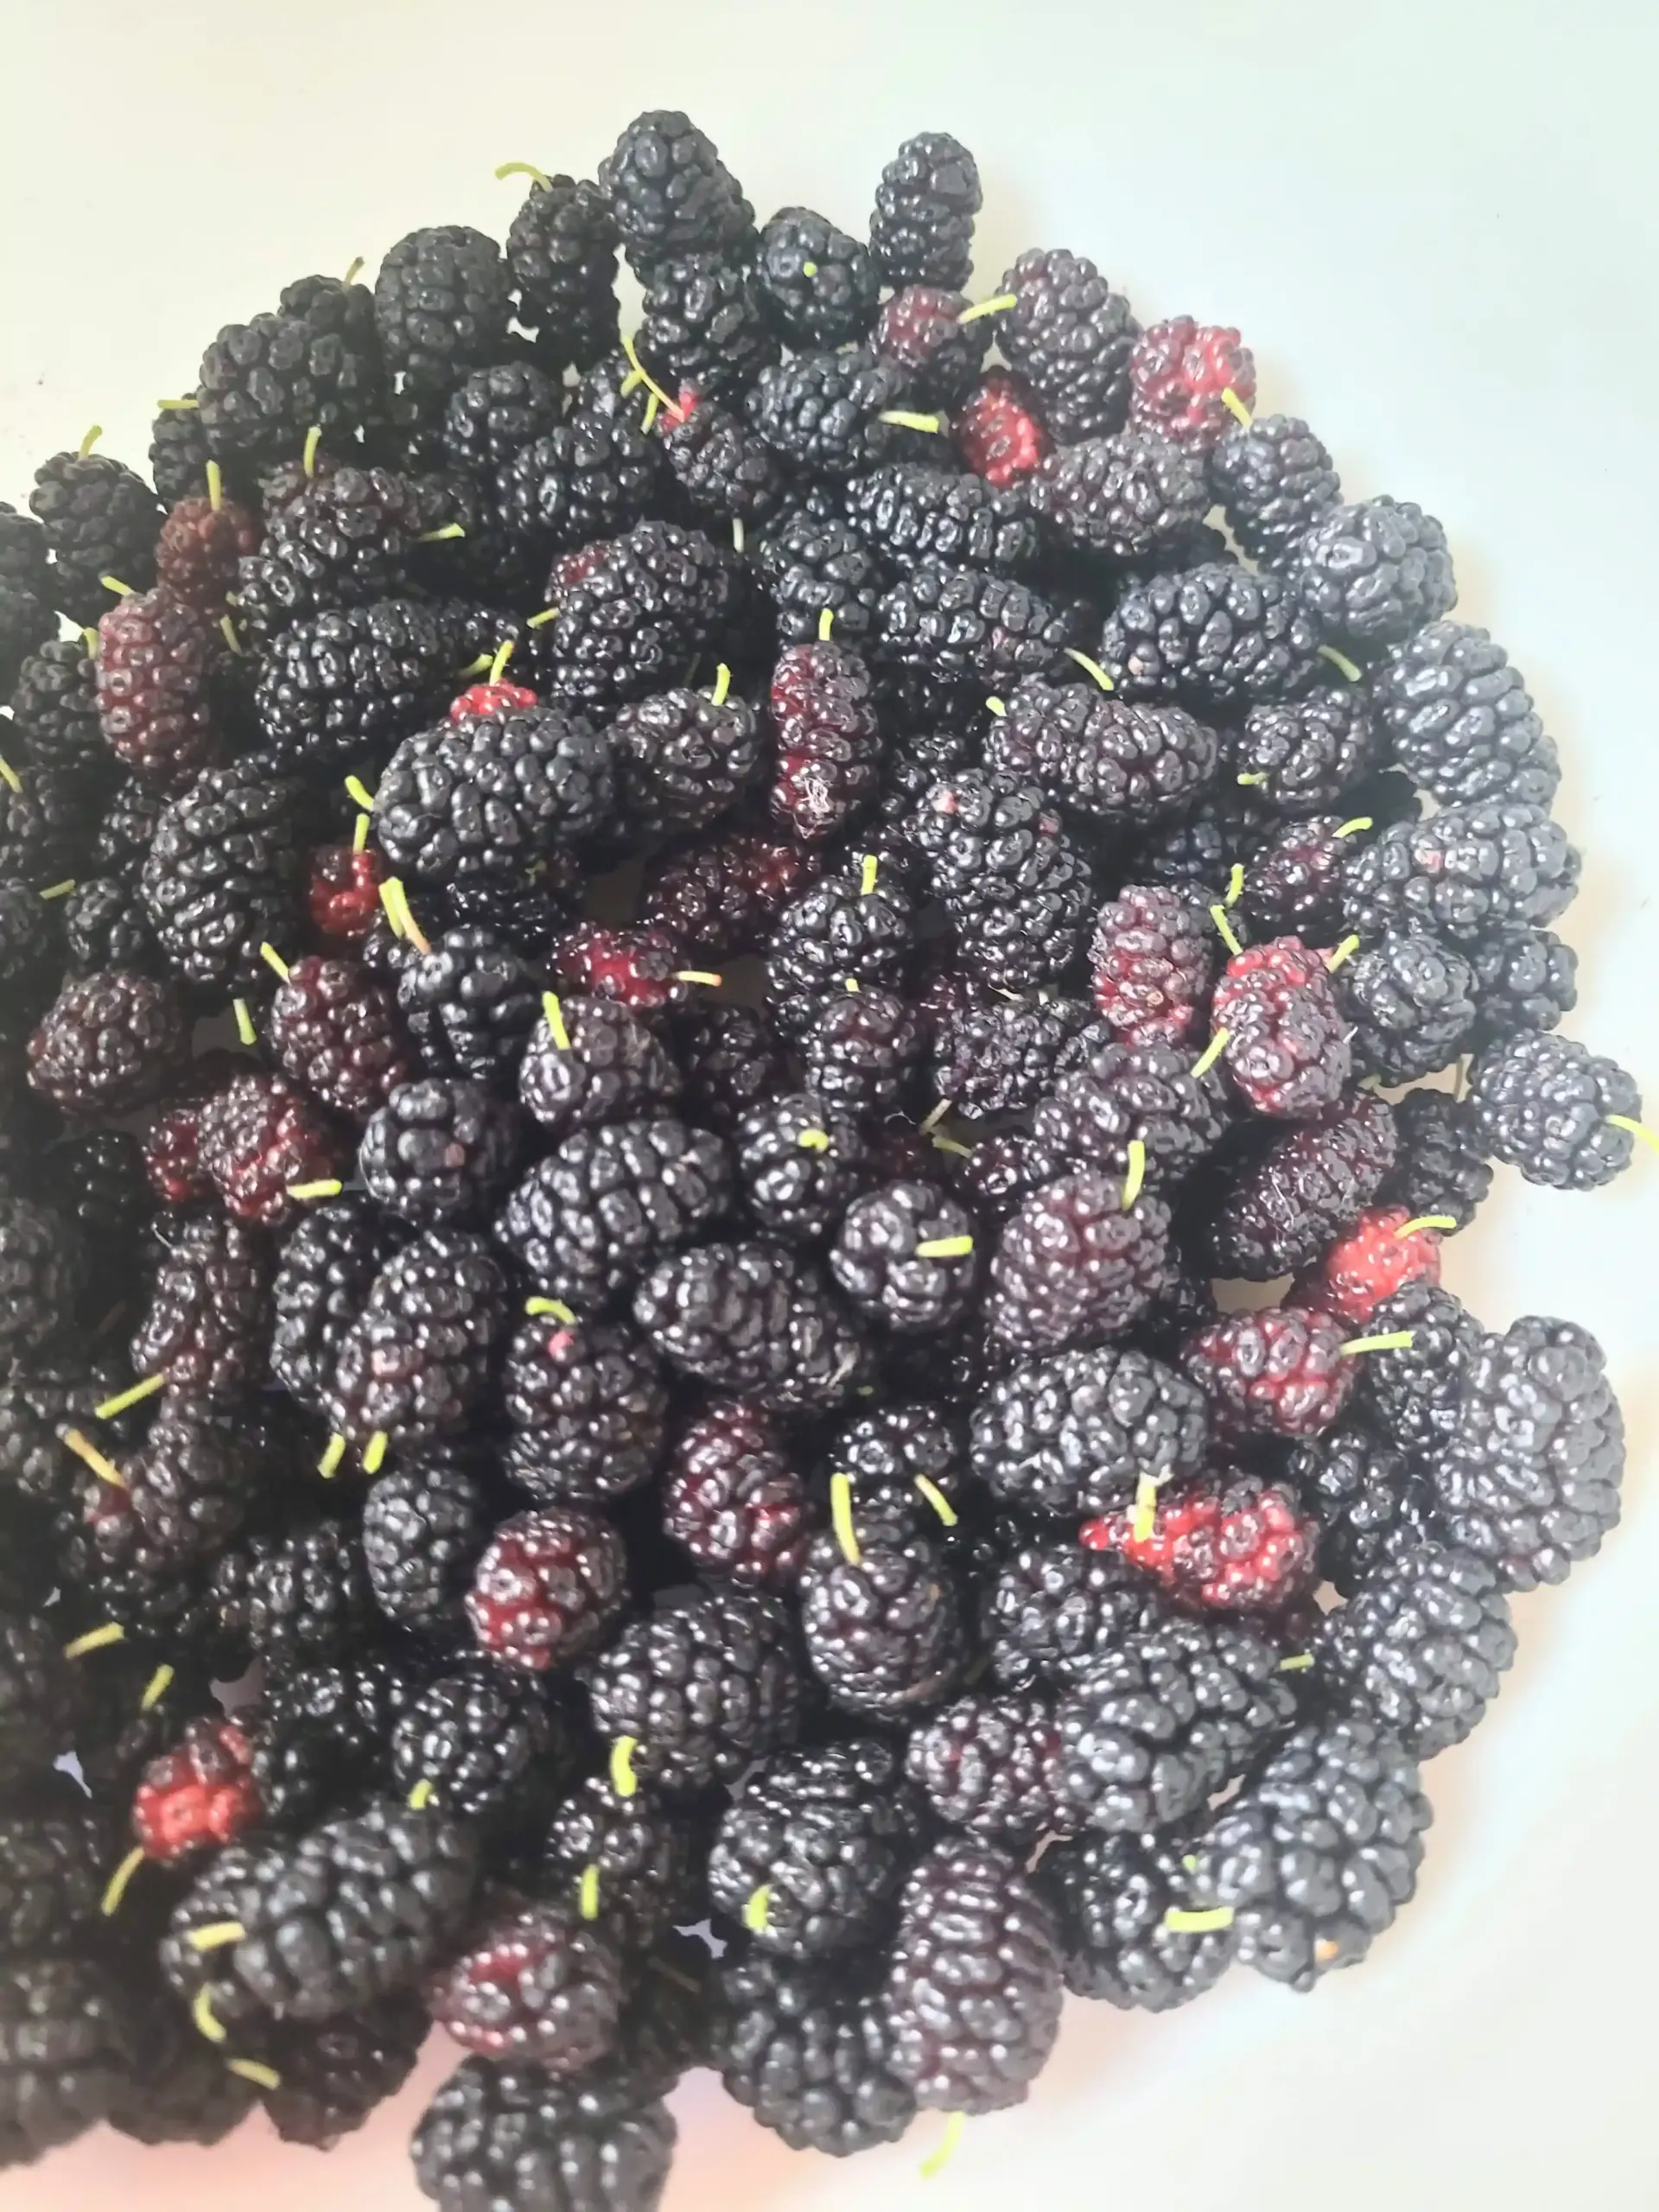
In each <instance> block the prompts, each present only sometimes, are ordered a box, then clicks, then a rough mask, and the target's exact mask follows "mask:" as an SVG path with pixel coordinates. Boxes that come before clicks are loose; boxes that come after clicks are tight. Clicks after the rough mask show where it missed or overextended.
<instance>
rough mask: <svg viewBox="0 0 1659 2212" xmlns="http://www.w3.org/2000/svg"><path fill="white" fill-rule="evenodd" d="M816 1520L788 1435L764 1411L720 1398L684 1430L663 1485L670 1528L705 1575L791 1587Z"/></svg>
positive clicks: (753, 1586)
mask: <svg viewBox="0 0 1659 2212" xmlns="http://www.w3.org/2000/svg"><path fill="white" fill-rule="evenodd" d="M814 1518H815V1515H814V1511H813V1508H812V1506H811V1503H810V1501H809V1499H808V1496H807V1491H806V1485H805V1484H804V1482H803V1481H802V1479H801V1478H800V1476H799V1474H798V1472H797V1471H796V1470H795V1468H794V1466H793V1465H792V1464H791V1457H790V1454H789V1452H788V1450H787V1448H786V1445H785V1438H784V1435H783V1433H782V1431H781V1429H780V1428H779V1426H778V1424H777V1423H776V1422H775V1421H773V1419H772V1416H771V1415H770V1414H767V1413H766V1411H765V1409H764V1408H761V1407H760V1406H756V1405H753V1404H751V1403H749V1402H747V1401H746V1400H743V1399H741V1398H734V1399H728V1400H725V1401H716V1402H715V1403H714V1404H712V1405H711V1406H709V1408H708V1409H707V1411H706V1412H704V1413H703V1414H701V1415H700V1416H699V1417H698V1418H697V1419H696V1421H692V1422H691V1423H690V1425H689V1426H688V1427H686V1429H685V1430H684V1431H683V1433H682V1434H681V1436H680V1439H679V1441H678V1443H677V1446H675V1450H674V1455H673V1459H672V1461H671V1465H670V1467H669V1471H668V1474H667V1476H666V1478H665V1479H664V1484H663V1525H664V1528H665V1529H667V1531H668V1533H669V1535H671V1536H672V1537H673V1538H674V1539H675V1541H677V1542H678V1543H681V1544H683V1546H684V1547H685V1548H686V1550H687V1551H688V1552H689V1553H690V1555H691V1557H692V1559H693V1560H695V1561H696V1564H697V1566H698V1567H700V1568H702V1571H703V1572H704V1573H707V1574H710V1575H714V1576H716V1577H718V1578H720V1579H721V1580H729V1581H732V1582H735V1583H737V1584H738V1585H739V1586H741V1587H742V1588H744V1589H749V1590H785V1589H787V1588H788V1587H789V1586H791V1584H792V1583H793V1582H794V1581H795V1580H796V1579H797V1578H798V1575H799V1573H800V1571H801V1563H802V1561H803V1560H804V1558H805V1556H806V1547H807V1540H808V1538H809V1537H810V1535H811V1532H812V1526H813V1522H814Z"/></svg>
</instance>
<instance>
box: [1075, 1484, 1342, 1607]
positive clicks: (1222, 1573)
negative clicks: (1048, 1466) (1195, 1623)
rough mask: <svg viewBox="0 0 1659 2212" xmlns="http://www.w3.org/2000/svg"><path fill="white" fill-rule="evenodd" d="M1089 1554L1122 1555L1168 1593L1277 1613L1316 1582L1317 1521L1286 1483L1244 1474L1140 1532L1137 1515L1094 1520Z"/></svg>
mask: <svg viewBox="0 0 1659 2212" xmlns="http://www.w3.org/2000/svg"><path fill="white" fill-rule="evenodd" d="M1082 1538H1083V1541H1084V1543H1085V1544H1087V1545H1088V1546H1089V1547H1090V1549H1091V1550H1096V1551H1114V1552H1121V1553H1122V1555H1123V1557H1124V1558H1125V1559H1127V1560H1133V1562H1134V1563H1135V1566H1136V1567H1145V1568H1146V1569H1147V1572H1148V1573H1152V1574H1155V1575H1156V1576H1157V1578H1158V1580H1159V1581H1160V1582H1161V1583H1162V1584H1163V1586H1164V1587H1165V1589H1166V1590H1167V1591H1168V1592H1169V1593H1170V1595H1171V1596H1172V1597H1173V1598H1175V1599H1179V1600H1180V1601H1181V1602H1182V1603H1184V1604H1185V1605H1201V1606H1203V1607H1205V1609H1206V1610H1207V1611H1224V1612H1241V1611H1242V1612H1279V1611H1283V1610H1284V1608H1285V1607H1286V1606H1287V1605H1294V1603H1295V1602H1296V1600H1297V1599H1300V1598H1304V1597H1306V1595H1307V1593H1308V1592H1309V1591H1310V1590H1311V1589H1312V1588H1313V1584H1314V1582H1315V1580H1317V1573H1318V1567H1319V1522H1318V1521H1317V1520H1316V1519H1315V1518H1314V1516H1313V1515H1312V1514H1310V1513H1306V1512H1304V1511H1303V1510H1301V1509H1300V1507H1299V1505H1298V1504H1297V1503H1296V1500H1295V1497H1294V1495H1293V1493H1292V1492H1291V1491H1289V1490H1287V1488H1286V1487H1285V1486H1284V1485H1283V1484H1278V1483H1262V1482H1261V1481H1259V1480H1257V1479H1256V1478H1254V1477H1250V1476H1243V1477H1240V1478H1236V1479H1235V1480H1233V1481H1231V1482H1230V1483H1228V1484H1226V1485H1225V1486H1224V1487H1223V1488H1220V1489H1216V1490H1210V1489H1205V1490H1197V1491H1188V1492H1186V1493H1185V1495H1182V1496H1179V1497H1172V1498H1170V1499H1169V1500H1168V1502H1167V1503H1160V1504H1159V1505H1158V1507H1157V1508H1156V1509H1155V1510H1154V1515H1153V1521H1152V1527H1151V1529H1149V1530H1148V1531H1147V1532H1146V1533H1144V1534H1142V1533H1141V1531H1140V1530H1139V1529H1138V1528H1137V1516H1135V1514H1134V1513H1133V1512H1131V1513H1120V1514H1114V1515H1112V1516H1109V1518H1108V1519H1106V1520H1103V1521H1090V1522H1087V1523H1086V1524H1085V1526H1084V1529H1083V1531H1082Z"/></svg>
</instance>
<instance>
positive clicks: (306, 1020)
mask: <svg viewBox="0 0 1659 2212" xmlns="http://www.w3.org/2000/svg"><path fill="white" fill-rule="evenodd" d="M266 1036H267V1038H268V1040H269V1042H270V1047H271V1049H272V1051H273V1052H275V1053H276V1055H277V1058H278V1059H279V1060H280V1061H281V1062H282V1064H283V1069H284V1070H285V1071H286V1072H287V1074H288V1076H289V1078H290V1079H291V1080H292V1081H293V1082H294V1083H296V1084H302V1085H303V1086H304V1087H305V1088H306V1089H307V1090H310V1091H311V1092H312V1093H313V1094H314V1096H316V1097H317V1098H319V1099H321V1102H322V1103H323V1104H324V1105H325V1106H328V1107H331V1108H333V1109H334V1112H336V1113H338V1114H345V1115H347V1116H349V1117H350V1118H351V1119H352V1120H353V1121H354V1122H362V1121H365V1120H366V1119H367V1118H368V1116H370V1115H371V1114H372V1113H373V1112H374V1110H375V1109H376V1108H377V1107H378V1106H383V1105H384V1104H385V1102H386V1099H387V1098H388V1097H389V1096H390V1095H391V1092H392V1091H393V1090H396V1089H397V1087H398V1086H399V1085H400V1084H404V1083H407V1082H409V1081H410V1078H411V1077H413V1075H414V1072H415V1060H414V1049H413V1046H411V1045H410V1041H409V1038H408V1036H407V1033H405V1031H404V1022H403V1017H402V1015H401V1014H399V1013H398V1010H397V1001H396V1000H395V998H394V997H393V995H392V994H391V991H390V990H389V989H388V988H386V986H385V984H384V983H383V982H380V981H379V979H378V977H376V976H372V975H370V974H369V973H368V972H367V970H366V969H364V968H362V967H360V966H359V964H358V963H357V962H356V961H354V960H324V959H321V958H318V957H315V956H313V957H310V958H308V959H304V960H296V962H295V963H294V964H293V966H292V967H291V968H290V969H289V971H288V974H287V976H285V978H284V979H283V982H282V984H281V986H280V987H279V988H278V990H277V995H276V997H275V998H274V999H273V1000H272V1001H271V1003H270V1013H269V1014H268V1015H267V1017H266Z"/></svg>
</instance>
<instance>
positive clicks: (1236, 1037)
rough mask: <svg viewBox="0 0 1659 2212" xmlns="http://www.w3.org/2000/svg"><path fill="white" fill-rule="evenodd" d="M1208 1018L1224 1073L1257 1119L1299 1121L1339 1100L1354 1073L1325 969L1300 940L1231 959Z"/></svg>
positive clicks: (1278, 940)
mask: <svg viewBox="0 0 1659 2212" xmlns="http://www.w3.org/2000/svg"><path fill="white" fill-rule="evenodd" d="M1211 1023H1212V1029H1213V1032H1215V1033H1219V1032H1220V1031H1222V1030H1225V1031H1226V1033H1227V1042H1226V1046H1225V1048H1224V1052H1223V1060H1224V1065H1225V1066H1226V1069H1227V1072H1228V1073H1229V1075H1230V1076H1231V1077H1232V1079H1233V1082H1234V1084H1236V1086H1237V1088H1238V1090H1240V1091H1241V1092H1242V1093H1243V1096H1244V1098H1245V1100H1246V1102H1247V1103H1248V1104H1249V1105H1250V1106H1251V1107H1252V1108H1253V1109H1255V1112H1256V1113H1258V1114H1271V1115H1274V1116H1277V1117H1279V1118H1281V1119H1284V1120H1289V1121H1303V1120H1306V1118H1307V1117H1308V1116H1312V1115H1314V1114H1318V1113H1320V1112H1322V1111H1323V1110H1324V1109H1325V1107H1327V1106H1331V1105H1334V1104H1335V1103H1336V1101H1337V1099H1338V1097H1339V1096H1341V1094H1342V1090H1343V1087H1344V1084H1346V1082H1347V1080H1348V1077H1349V1075H1350V1073H1351V1070H1352V1065H1353V1056H1352V1053H1351V1051H1350V1049H1349V1045H1348V1038H1347V1027H1346V1024H1345V1023H1344V1020H1343V1018H1342V1013H1341V1009H1340V1008H1339V1007H1338V1004H1337V998H1336V993H1335V992H1334V990H1333V989H1332V985H1331V978H1330V974H1329V971H1328V970H1327V969H1326V967H1325V962H1324V961H1323V960H1322V959H1321V958H1320V957H1319V954H1318V953H1317V952H1312V951H1310V950H1308V948H1307V946H1306V945H1305V944H1303V943H1302V941H1301V939H1300V938H1294V937H1284V938H1274V940H1273V942H1272V943H1271V944H1262V945H1250V946H1247V947H1246V949H1245V950H1243V952H1240V953H1236V954H1235V955H1234V956H1233V957H1232V958H1231V959H1230V961H1229V962H1228V963H1227V967H1226V970H1225V972H1224V975H1223V976H1222V978H1221V981H1220V982H1218V983H1217V986H1216V995H1215V999H1214V1001H1213V1006H1212V1011H1211Z"/></svg>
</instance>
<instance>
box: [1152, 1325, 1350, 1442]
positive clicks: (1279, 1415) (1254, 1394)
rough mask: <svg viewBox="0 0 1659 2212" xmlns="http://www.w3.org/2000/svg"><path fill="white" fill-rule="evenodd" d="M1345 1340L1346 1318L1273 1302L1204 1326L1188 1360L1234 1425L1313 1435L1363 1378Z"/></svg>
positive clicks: (1195, 1376) (1328, 1422)
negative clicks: (1346, 1352)
mask: <svg viewBox="0 0 1659 2212" xmlns="http://www.w3.org/2000/svg"><path fill="white" fill-rule="evenodd" d="M1343 1342H1344V1337H1343V1331H1342V1325H1341V1324H1340V1323H1339V1322H1338V1321H1335V1320H1332V1319H1331V1317H1330V1316H1329V1315H1328V1314H1324V1313H1296V1312H1294V1311H1292V1310H1290V1309H1289V1308H1287V1307H1283V1306H1277V1307H1275V1306H1268V1307H1265V1308H1263V1310H1262V1312H1261V1313H1235V1314H1230V1315H1229V1316H1227V1317H1226V1318H1225V1319H1223V1320H1220V1321H1215V1322H1212V1323H1211V1325H1210V1326H1209V1327H1208V1328H1207V1329H1200V1330H1199V1331H1198V1334H1197V1335H1196V1336H1194V1337H1192V1338H1188V1340H1187V1344H1186V1347H1185V1351H1183V1353H1182V1356H1181V1357H1182V1364H1183V1365H1184V1366H1185V1369H1186V1371H1187V1373H1188V1374H1189V1375H1190V1376H1192V1379H1193V1381H1194V1382H1195V1383H1197V1384H1198V1387H1199V1389H1202V1390H1203V1391H1204V1392H1205V1395H1207V1396H1208V1397H1209V1398H1210V1399H1211V1402H1212V1403H1213V1404H1214V1406H1215V1408H1216V1411H1217V1414H1218V1415H1220V1417H1221V1418H1222V1419H1223V1420H1224V1421H1225V1422H1226V1423H1228V1424H1229V1425H1230V1427H1233V1428H1235V1429H1236V1430H1238V1431H1241V1432H1243V1433H1245V1434H1253V1435H1268V1436H1314V1435H1317V1434H1318V1433H1319V1430H1320V1429H1322V1428H1329V1427H1330V1426H1331V1424H1332V1421H1335V1419H1336V1418H1337V1415H1338V1414H1339V1413H1340V1412H1341V1411H1342V1409H1343V1407H1344V1405H1345V1404H1346V1403H1347V1402H1348V1397H1349V1394H1350V1392H1351V1390H1352V1389H1353V1387H1354V1383H1355V1381H1356V1379H1357V1377H1356V1373H1355V1364H1356V1363H1355V1361H1354V1360H1353V1359H1352V1358H1351V1357H1345V1356H1344V1353H1343V1350H1342V1346H1343Z"/></svg>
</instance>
